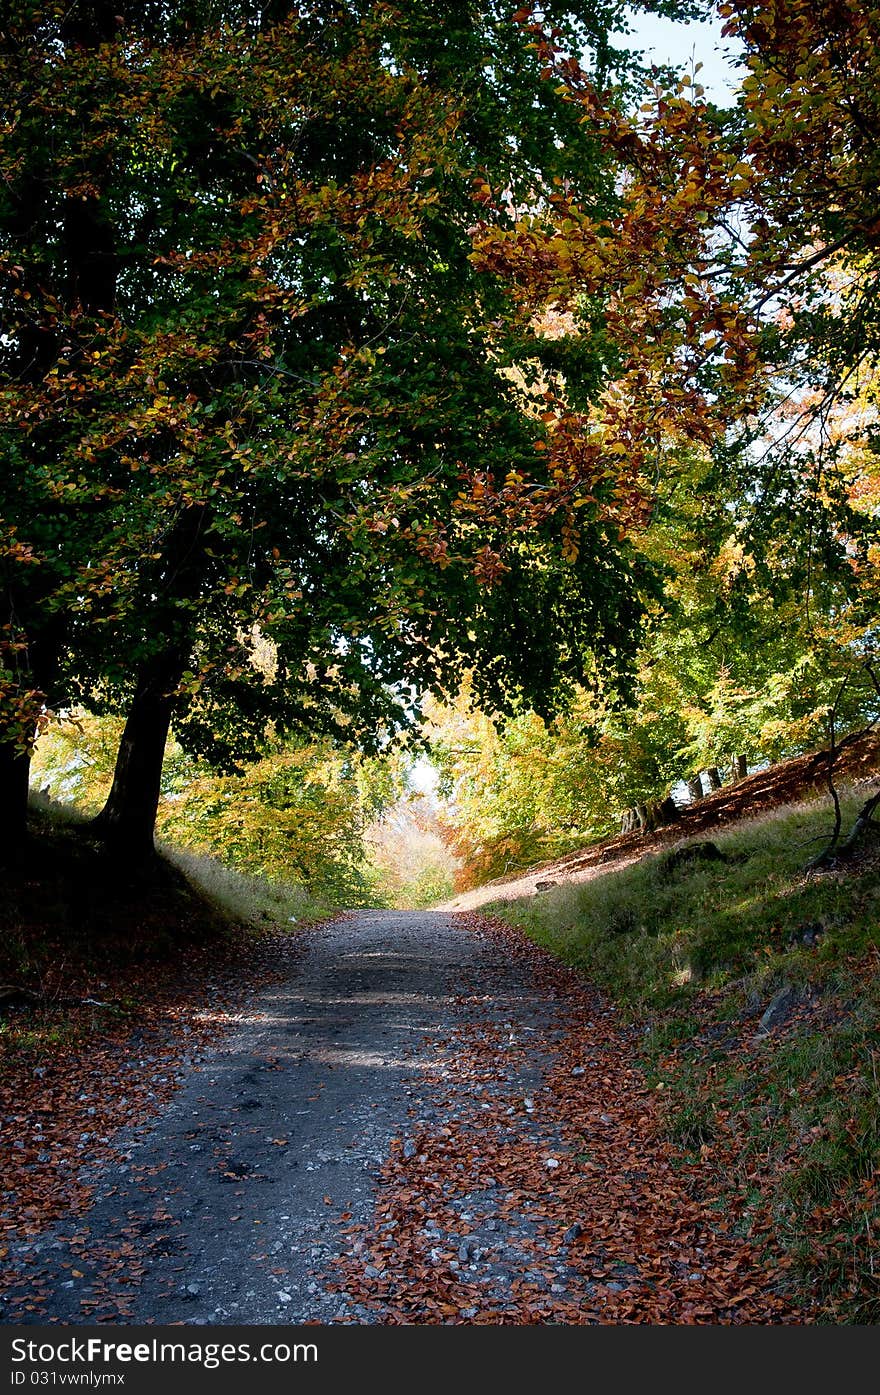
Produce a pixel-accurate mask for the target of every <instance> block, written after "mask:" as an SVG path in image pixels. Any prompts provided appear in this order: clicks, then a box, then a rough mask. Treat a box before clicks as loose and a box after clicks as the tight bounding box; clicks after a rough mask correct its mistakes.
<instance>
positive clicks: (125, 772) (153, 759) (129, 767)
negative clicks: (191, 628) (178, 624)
mask: <svg viewBox="0 0 880 1395" xmlns="http://www.w3.org/2000/svg"><path fill="white" fill-rule="evenodd" d="M183 669H184V660H183V659H182V658H181V656H180V655H179V654H165V655H161V656H160V657H159V658H158V659H156V660H154V661H153V662H152V663H151V664H150V665H149V666H147V667H145V668H144V670H143V671H142V672H141V675H140V677H139V679H138V685H137V688H136V689H135V694H134V698H133V700H132V704H131V707H130V708H129V712H128V717H127V719H126V723H125V729H124V731H123V733H122V740H121V741H120V743H119V754H118V755H117V757H116V768H115V770H114V772H113V784H112V786H111V789H110V793H109V795H108V796H107V802H106V804H105V805H104V808H103V809H102V810H101V813H100V814H99V815H98V817H97V818H96V819H95V820H94V822H93V825H92V827H93V828H94V829H95V830H96V831H97V832H99V833H100V834H101V836H102V837H103V839H104V841H105V842H106V844H107V846H108V847H109V848H111V849H112V850H113V851H114V852H115V853H118V854H119V856H120V857H122V858H123V859H125V861H127V862H137V861H143V860H144V859H147V858H149V857H151V856H152V855H153V853H154V851H155V848H154V843H153V833H154V830H155V827H156V812H157V810H158V807H159V794H160V789H161V781H162V763H163V761H164V759H165V743H166V741H167V740H168V729H169V727H170V725H171V711H172V706H173V697H172V694H173V691H174V689H175V688H176V687H177V684H178V683H179V682H180V677H181V674H182V673H183Z"/></svg>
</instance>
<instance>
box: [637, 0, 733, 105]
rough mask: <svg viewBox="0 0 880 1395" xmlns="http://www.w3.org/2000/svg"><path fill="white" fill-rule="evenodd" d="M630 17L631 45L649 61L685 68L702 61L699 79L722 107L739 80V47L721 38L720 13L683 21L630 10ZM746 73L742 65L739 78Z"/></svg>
mask: <svg viewBox="0 0 880 1395" xmlns="http://www.w3.org/2000/svg"><path fill="white" fill-rule="evenodd" d="M627 17H628V19H629V21H630V27H631V29H632V31H633V32H632V34H631V35H630V36H629V46H630V47H631V48H637V49H642V50H644V61H645V62H646V63H669V64H671V65H672V66H673V67H676V68H678V69H680V70H683V71H687V70H689V69H691V68H692V67H693V65H694V64H695V63H702V65H703V66H702V68H701V69H700V72H699V75H698V78H697V81H698V82H700V83H701V84H702V86H703V87H704V88H705V89H706V96H707V97H708V98H709V99H710V100H712V101H715V102H717V103H718V104H719V106H720V105H724V104H726V103H727V102H728V100H729V97H730V92H731V89H732V88H733V87H735V86H736V84H737V80H738V79H737V76H736V73H737V68H736V64H735V62H734V61H732V60H735V58H736V55H737V52H738V46H737V45H735V44H734V43H732V42H731V40H729V39H724V38H722V36H721V29H722V21H721V20H720V19H719V18H718V16H717V15H715V16H713V17H712V18H711V19H708V20H690V22H688V23H684V22H683V21H680V20H671V19H663V18H662V17H661V16H660V15H651V14H645V12H644V11H643V10H634V9H630V10H628V13H627ZM744 76H745V70H744V69H743V68H741V67H740V68H739V78H740V79H741V78H742V77H744Z"/></svg>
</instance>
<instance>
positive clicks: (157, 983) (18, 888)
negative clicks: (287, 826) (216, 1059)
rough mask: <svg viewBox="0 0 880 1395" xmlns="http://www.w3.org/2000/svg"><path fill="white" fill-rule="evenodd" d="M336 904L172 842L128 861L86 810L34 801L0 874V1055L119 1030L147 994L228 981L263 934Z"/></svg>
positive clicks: (151, 999)
mask: <svg viewBox="0 0 880 1395" xmlns="http://www.w3.org/2000/svg"><path fill="white" fill-rule="evenodd" d="M333 909H334V908H333V907H331V906H329V905H327V904H325V902H324V901H323V900H318V899H317V898H315V897H313V896H311V895H310V894H309V891H308V889H307V888H305V887H304V886H302V885H299V884H297V883H290V884H287V883H282V882H274V881H271V880H269V879H268V878H265V877H249V876H245V875H243V874H242V873H239V872H236V871H233V870H232V869H230V868H227V867H224V866H223V865H222V864H221V863H219V862H217V861H214V860H213V859H211V858H207V857H200V856H197V855H195V854H191V853H187V852H181V851H179V850H176V849H173V848H169V847H162V849H161V855H160V856H159V857H158V858H157V859H155V861H154V862H152V863H150V864H149V865H148V866H146V867H143V868H139V869H138V868H134V869H128V870H126V869H124V868H120V867H119V866H118V865H116V863H115V862H114V860H113V859H112V858H109V857H107V856H106V855H105V854H104V853H103V852H102V851H101V848H100V846H99V845H98V844H97V842H96V841H95V840H94V839H92V838H90V837H89V834H88V830H87V828H86V826H85V821H84V819H83V818H82V816H79V815H77V814H76V812H75V811H73V810H71V809H70V808H69V807H65V806H61V805H54V804H51V803H50V802H47V801H37V802H36V803H35V805H34V806H33V807H32V810H31V815H30V839H29V843H28V845H27V847H26V848H25V849H24V850H23V851H22V853H21V855H20V856H19V857H17V858H16V859H15V861H14V862H13V864H12V865H11V866H8V867H6V868H5V869H4V873H3V877H2V878H0V924H2V927H3V934H2V936H0V1061H3V1060H5V1062H6V1065H7V1066H8V1065H9V1064H10V1060H11V1059H14V1058H15V1057H17V1056H19V1055H20V1054H21V1053H25V1054H26V1055H27V1056H28V1057H29V1058H30V1059H32V1060H33V1061H37V1060H38V1059H41V1058H42V1055H43V1054H45V1053H48V1054H49V1055H51V1054H52V1052H53V1051H54V1050H57V1049H58V1048H59V1047H61V1046H67V1045H70V1044H72V1043H73V1042H77V1043H79V1044H80V1045H82V1044H83V1042H84V1041H85V1040H86V1039H88V1038H89V1037H92V1038H95V1039H100V1038H103V1037H105V1036H106V1035H107V1034H108V1033H116V1032H118V1031H119V1029H120V1027H122V1025H123V1024H124V1023H125V1022H126V1021H134V1020H136V1019H138V1018H139V1017H140V1016H141V1015H142V1013H143V1011H144V1009H145V1007H146V1006H147V1005H148V1004H149V1005H151V1007H153V1008H155V1005H156V1003H157V1002H159V1001H160V1000H164V999H167V1000H168V1001H171V999H173V1000H174V1001H175V1002H178V1001H180V1002H182V1001H183V999H184V997H185V994H186V991H187V989H188V988H192V989H193V990H194V991H196V992H197V993H201V992H202V990H203V989H205V988H206V986H209V985H210V983H211V981H212V978H213V979H215V980H219V979H221V978H223V977H224V975H225V976H226V978H227V980H228V979H229V977H230V976H231V975H234V972H235V966H236V965H237V964H243V963H246V962H247V961H248V959H249V957H250V956H251V954H252V952H254V951H255V950H256V948H257V947H258V945H259V943H260V940H261V939H262V938H263V937H264V936H265V935H266V934H274V935H276V936H277V934H278V932H279V931H282V932H287V931H291V930H294V929H295V928H296V926H299V925H303V924H308V923H312V922H314V921H316V920H319V919H321V918H323V917H326V916H327V914H328V913H330V912H332V910H333ZM82 1000H86V1001H85V1002H83V1001H82ZM94 1003H98V1004H99V1005H100V1006H98V1007H95V1006H94V1005H93V1004H94Z"/></svg>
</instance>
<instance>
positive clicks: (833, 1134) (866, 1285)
mask: <svg viewBox="0 0 880 1395" xmlns="http://www.w3.org/2000/svg"><path fill="white" fill-rule="evenodd" d="M863 799H864V796H862V798H861V799H859V798H857V797H856V796H855V795H853V796H851V797H850V796H848V797H847V798H846V799H845V800H844V810H843V812H844V818H845V820H846V819H847V818H850V817H852V816H853V815H854V813H855V810H856V809H857V808H858V806H859V805H860V804H861V803H862V802H863ZM829 823H830V815H829V811H828V808H827V806H824V805H822V806H820V805H817V804H815V803H814V804H805V805H800V806H790V807H788V808H786V809H783V810H778V811H775V812H774V813H772V814H769V815H765V816H763V817H761V818H758V819H755V820H753V821H750V822H742V823H738V824H737V825H736V826H735V827H733V828H730V829H727V830H725V831H723V832H718V833H716V834H715V835H714V836H713V841H714V842H715V843H716V845H717V847H718V848H719V850H720V851H721V852H722V853H723V855H724V860H721V859H718V860H711V861H710V860H694V861H691V862H685V863H683V864H682V865H680V866H678V867H677V868H672V867H670V865H669V860H668V853H660V854H657V855H652V856H647V857H645V858H643V859H642V861H640V862H639V863H636V864H634V865H631V866H628V867H625V868H622V869H620V870H618V871H614V870H609V871H607V872H605V873H604V874H602V875H599V876H597V877H596V878H595V879H594V880H592V881H588V882H582V883H577V884H572V883H570V884H568V885H565V884H562V885H559V886H556V887H553V888H551V889H549V890H548V891H546V892H544V893H543V894H539V895H537V896H535V897H534V898H533V899H531V900H530V901H528V902H527V901H522V900H520V901H508V902H499V903H496V904H495V905H494V906H493V907H492V908H491V909H492V910H494V912H495V913H496V914H499V915H501V916H503V917H504V918H505V919H506V920H508V921H509V922H511V923H513V924H516V925H518V926H520V927H521V928H522V929H523V930H524V931H525V932H526V934H528V935H529V936H530V938H531V939H533V940H534V941H536V942H537V943H538V944H542V945H544V946H546V947H547V948H549V949H550V950H551V951H552V952H553V953H555V954H557V955H558V956H559V957H561V958H562V959H564V960H565V961H566V962H568V963H570V964H572V965H574V966H576V967H577V968H579V969H581V970H582V971H584V972H585V973H586V974H588V975H589V977H590V978H591V979H592V980H593V981H595V982H598V983H599V984H601V985H602V987H604V988H605V990H606V991H607V992H608V993H609V994H610V995H611V996H612V997H613V998H614V999H615V1000H616V1001H617V1002H618V1003H619V1004H620V1005H621V1007H622V1008H623V1010H624V1012H625V1013H626V1015H627V1017H628V1019H629V1021H630V1022H631V1024H632V1025H633V1028H634V1030H635V1031H636V1032H637V1034H638V1037H639V1040H640V1042H641V1053H642V1059H643V1063H644V1066H645V1069H646V1072H647V1074H648V1077H649V1079H650V1081H651V1083H652V1084H653V1085H654V1087H655V1088H656V1089H657V1090H659V1091H661V1092H662V1099H663V1103H664V1116H665V1120H666V1131H667V1136H668V1138H669V1139H670V1140H671V1141H672V1142H673V1144H674V1145H675V1146H676V1148H677V1149H678V1152H679V1157H680V1162H681V1165H682V1167H685V1168H692V1169H695V1173H696V1176H697V1178H698V1179H702V1182H705V1181H706V1180H707V1179H708V1177H709V1176H710V1174H711V1176H712V1177H713V1185H714V1187H715V1188H716V1189H718V1186H719V1183H720V1185H721V1192H720V1194H721V1195H722V1197H723V1196H727V1198H728V1200H729V1202H730V1203H731V1214H735V1215H737V1216H738V1217H739V1223H740V1225H741V1226H742V1228H743V1229H744V1230H749V1231H750V1232H751V1233H752V1234H753V1235H756V1236H758V1237H763V1239H764V1242H765V1243H766V1245H767V1247H768V1253H769V1252H770V1251H773V1252H775V1253H777V1254H781V1255H782V1256H783V1257H784V1265H783V1269H782V1270H781V1271H780V1272H788V1273H789V1274H790V1275H791V1279H790V1280H789V1282H793V1283H794V1284H795V1286H796V1288H797V1289H798V1291H799V1292H800V1293H801V1294H802V1296H803V1298H804V1301H805V1302H811V1303H813V1304H816V1305H818V1308H817V1310H818V1313H819V1315H820V1319H821V1320H824V1321H826V1322H832V1323H849V1324H852V1323H855V1324H864V1323H874V1322H876V1321H878V1319H880V1257H878V1252H877V1247H876V1237H877V1236H878V1234H880V1190H878V1185H877V1171H876V1169H877V1159H878V1156H880V1091H878V1066H880V972H878V970H880V851H878V848H877V845H876V842H875V843H874V844H870V843H867V844H866V845H865V848H864V850H863V851H862V853H861V854H860V855H859V856H858V857H857V858H856V859H854V860H853V861H852V862H851V863H847V864H844V865H843V866H841V867H840V868H838V869H837V870H834V871H831V872H824V873H821V874H813V875H808V874H806V873H805V872H804V867H805V864H806V863H807V862H808V861H809V859H810V857H811V856H812V855H813V854H814V853H815V851H816V850H817V848H818V847H821V845H822V842H821V840H822V838H823V836H825V835H827V832H828V830H829ZM773 1003H775V1004H776V1014H775V1018H774V1019H773V1020H771V1021H768V1020H767V1019H766V1018H765V1017H764V1016H763V1015H764V1014H765V1013H766V1012H767V1010H768V1008H770V1006H771V1004H773ZM762 1024H763V1026H762ZM785 1266H790V1268H788V1269H786V1268H785Z"/></svg>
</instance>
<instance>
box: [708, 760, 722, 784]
mask: <svg viewBox="0 0 880 1395" xmlns="http://www.w3.org/2000/svg"><path fill="white" fill-rule="evenodd" d="M706 778H707V779H708V781H709V789H710V790H720V789H721V775H720V774H719V771H718V766H717V765H708V766H707V767H706Z"/></svg>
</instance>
